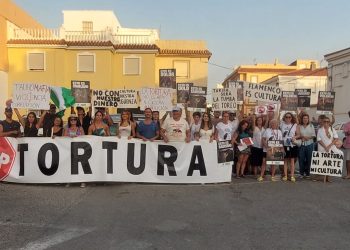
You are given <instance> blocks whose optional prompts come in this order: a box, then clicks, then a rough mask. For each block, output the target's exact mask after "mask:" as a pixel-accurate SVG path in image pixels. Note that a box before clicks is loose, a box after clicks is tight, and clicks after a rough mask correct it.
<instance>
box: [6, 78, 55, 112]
mask: <svg viewBox="0 0 350 250" xmlns="http://www.w3.org/2000/svg"><path fill="white" fill-rule="evenodd" d="M49 103H50V87H49V86H48V85H44V84H36V83H16V84H14V85H13V97H12V104H11V106H12V108H25V109H32V110H41V109H42V110H48V109H49V108H50V107H49Z"/></svg>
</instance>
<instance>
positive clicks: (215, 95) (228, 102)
mask: <svg viewBox="0 0 350 250" xmlns="http://www.w3.org/2000/svg"><path fill="white" fill-rule="evenodd" d="M211 95H212V109H213V111H230V110H237V92H236V90H235V89H232V88H223V89H213V90H212V92H211Z"/></svg>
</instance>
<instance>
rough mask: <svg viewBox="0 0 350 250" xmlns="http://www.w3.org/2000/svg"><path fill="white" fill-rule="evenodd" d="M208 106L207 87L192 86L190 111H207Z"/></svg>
mask: <svg viewBox="0 0 350 250" xmlns="http://www.w3.org/2000/svg"><path fill="white" fill-rule="evenodd" d="M206 108H207V87H200V86H192V87H191V88H190V103H189V105H188V110H189V111H198V112H205V110H206Z"/></svg>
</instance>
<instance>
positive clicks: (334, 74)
mask: <svg viewBox="0 0 350 250" xmlns="http://www.w3.org/2000/svg"><path fill="white" fill-rule="evenodd" d="M324 58H325V59H326V60H327V62H328V90H332V91H335V104H334V113H335V116H336V120H338V121H344V120H345V121H346V120H348V119H349V116H348V112H349V111H350V101H349V99H350V76H349V71H350V48H346V49H343V50H339V51H336V52H333V53H330V54H327V55H325V56H324Z"/></svg>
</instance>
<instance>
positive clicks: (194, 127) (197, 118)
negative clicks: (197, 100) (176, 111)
mask: <svg viewBox="0 0 350 250" xmlns="http://www.w3.org/2000/svg"><path fill="white" fill-rule="evenodd" d="M192 117H193V121H192V123H191V125H190V133H191V141H194V140H195V136H194V135H195V133H197V132H199V130H200V127H201V113H200V112H194V113H193V115H192ZM187 122H190V121H187Z"/></svg>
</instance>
